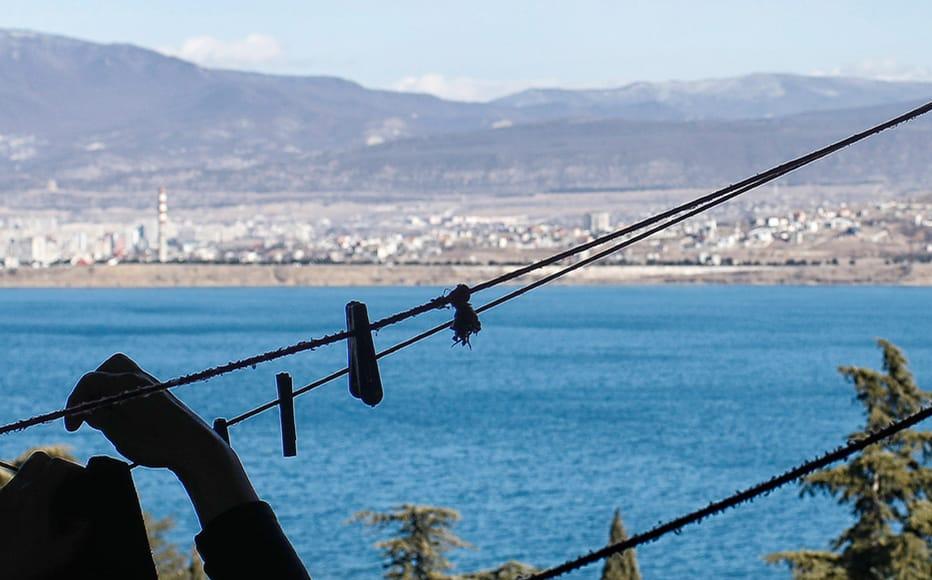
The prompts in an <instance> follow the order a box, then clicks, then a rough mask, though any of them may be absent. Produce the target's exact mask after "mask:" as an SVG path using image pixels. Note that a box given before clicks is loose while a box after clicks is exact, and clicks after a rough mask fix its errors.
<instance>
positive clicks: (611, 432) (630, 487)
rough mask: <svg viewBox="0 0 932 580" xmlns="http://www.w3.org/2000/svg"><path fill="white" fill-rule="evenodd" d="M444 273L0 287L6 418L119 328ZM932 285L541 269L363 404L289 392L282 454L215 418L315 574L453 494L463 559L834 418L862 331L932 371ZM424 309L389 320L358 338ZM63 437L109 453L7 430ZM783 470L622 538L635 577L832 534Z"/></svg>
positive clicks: (262, 370) (341, 564)
mask: <svg viewBox="0 0 932 580" xmlns="http://www.w3.org/2000/svg"><path fill="white" fill-rule="evenodd" d="M439 291H440V289H431V288H328V289H170V290H2V291H0V336H2V340H3V345H4V348H3V352H2V354H0V397H2V399H0V400H2V405H0V421H2V422H4V423H6V422H8V421H11V420H14V419H17V418H20V417H21V416H27V415H32V414H35V413H37V412H40V411H46V410H51V409H53V408H58V407H61V406H62V405H63V403H64V401H65V398H66V397H67V395H68V393H69V391H70V388H71V386H72V385H73V383H74V381H75V380H76V379H77V378H78V377H80V375H81V374H82V373H83V372H85V371H86V370H89V369H91V368H92V367H94V366H96V365H97V364H99V363H100V362H101V361H102V360H103V359H105V358H106V357H107V356H108V355H109V354H111V353H112V352H115V351H123V352H126V353H128V354H130V355H131V356H133V357H134V358H136V359H137V360H138V361H139V362H140V363H141V364H142V365H143V366H144V367H145V368H147V370H149V371H150V372H152V373H153V374H155V375H157V376H159V377H162V378H168V377H172V376H176V375H179V374H183V373H187V372H190V371H193V370H197V369H200V368H202V367H206V366H212V365H215V364H218V363H222V362H226V361H228V360H231V359H233V358H239V357H241V356H245V355H249V354H254V353H256V352H259V351H263V350H267V349H270V348H273V347H277V346H280V345H283V344H288V343H292V342H295V341H298V340H301V339H305V338H308V337H315V336H320V335H322V334H324V333H326V332H330V331H332V330H334V329H338V328H340V327H342V325H343V322H344V321H343V305H344V304H345V302H347V301H348V300H350V299H358V300H363V301H365V302H367V303H368V305H369V310H370V314H371V316H372V317H373V318H378V317H381V316H383V315H386V314H389V313H392V312H394V311H396V310H398V309H402V308H406V307H408V306H411V305H414V304H417V303H420V302H423V301H424V300H426V299H428V298H431V297H433V296H436V295H437V294H438V292H439ZM478 298H479V299H478V300H477V303H481V302H484V301H485V300H484V298H486V297H485V296H480V297H478ZM930 306H932V289H921V288H882V287H881V288H863V287H857V288H852V287H829V288H801V287H622V288H616V287H598V288H581V287H580V288H570V287H561V288H545V289H541V290H539V291H535V292H533V293H531V294H529V295H527V296H526V297H524V298H522V299H521V300H516V301H514V302H511V303H508V304H507V305H504V306H502V307H500V308H497V309H495V310H493V311H491V312H488V313H487V314H486V315H484V316H483V325H484V329H483V331H482V333H481V334H480V335H479V336H478V337H477V338H476V339H475V340H474V348H473V350H471V351H470V350H467V349H462V348H450V341H449V337H448V336H443V337H441V336H438V337H434V338H433V339H430V340H427V341H424V342H423V343H420V344H418V345H416V346H414V347H411V348H409V349H407V350H405V351H403V352H400V353H398V354H396V355H394V356H392V357H389V358H387V359H384V360H383V361H382V365H381V366H382V373H383V381H384V384H385V390H386V395H385V400H384V402H383V403H382V405H380V406H379V407H377V408H375V409H369V408H367V407H365V406H364V405H362V404H361V403H359V402H358V401H357V400H355V399H351V398H350V397H349V395H348V394H347V389H346V384H345V381H342V380H341V381H337V382H335V383H334V384H331V385H328V386H325V387H323V388H321V389H319V390H317V391H315V392H313V393H311V394H309V395H307V396H305V397H303V398H301V399H299V400H298V402H297V413H298V445H299V454H298V457H296V458H289V459H284V458H282V457H281V451H280V434H279V431H278V416H277V413H275V412H271V413H266V414H264V415H261V416H259V417H257V418H255V419H253V420H251V421H248V422H245V423H243V424H241V425H238V426H237V427H235V428H234V429H232V431H231V437H232V439H233V445H234V447H235V448H236V449H237V451H238V452H239V453H240V455H241V456H242V458H243V461H244V463H245V465H246V468H247V470H248V471H249V474H250V476H251V478H252V479H253V481H254V483H255V485H256V487H257V489H258V490H259V492H260V494H261V495H262V496H263V497H264V498H265V499H267V500H268V501H269V502H270V503H271V504H272V506H273V507H274V508H275V510H276V512H277V513H278V515H279V517H280V519H281V521H282V523H283V526H284V527H285V530H286V532H287V533H288V535H289V537H290V538H291V539H292V541H293V542H294V544H295V545H296V547H297V549H298V551H299V552H300V554H301V556H302V558H303V559H304V560H305V562H306V563H307V565H308V568H309V569H310V570H311V572H312V573H313V575H314V577H315V578H318V579H330V578H335V579H338V578H377V577H379V576H380V574H381V568H380V560H379V554H378V552H377V551H376V550H375V549H374V548H373V547H372V543H373V542H375V541H376V540H378V539H379V536H378V535H374V534H373V533H372V532H370V531H367V530H364V529H362V528H360V527H358V526H353V525H346V523H345V522H346V520H347V518H349V517H350V516H351V515H352V514H353V512H355V511H357V510H361V509H369V508H372V509H385V508H389V507H391V506H394V505H397V504H401V503H424V504H434V505H442V506H449V507H453V508H456V509H458V510H459V511H460V512H461V514H462V517H463V519H462V521H461V522H460V523H459V525H458V526H457V528H456V531H457V533H458V534H459V535H461V536H462V537H463V538H465V539H466V540H468V541H469V542H471V543H472V544H474V545H475V549H474V550H462V551H460V552H458V553H455V554H453V556H452V559H453V560H454V562H455V563H456V565H457V570H459V571H468V570H476V569H480V568H488V567H492V566H495V565H497V564H500V563H502V562H504V561H506V560H510V559H517V560H521V561H525V562H529V563H533V564H536V565H538V566H548V565H553V564H556V563H558V562H560V561H562V560H563V559H566V558H568V557H572V556H575V555H578V554H579V553H581V552H583V551H586V550H588V549H590V548H596V547H600V546H601V545H603V544H604V543H605V541H606V540H607V534H608V527H609V523H610V520H611V516H612V511H613V510H614V509H615V508H616V507H617V508H620V509H621V510H622V514H623V517H624V520H625V523H626V525H627V528H628V530H629V532H637V531H641V530H644V529H646V528H648V527H650V526H652V525H653V524H655V523H657V522H658V521H660V520H665V519H669V518H671V517H674V516H677V515H680V514H681V513H684V512H687V511H690V510H693V509H695V508H698V507H701V506H703V505H704V504H705V503H706V502H707V501H709V500H711V499H717V498H720V497H722V496H725V495H727V494H730V493H732V492H733V491H734V490H736V489H737V488H739V487H744V486H747V485H750V484H753V483H756V482H758V481H760V480H762V479H765V478H766V477H768V476H769V475H771V474H772V473H775V472H777V471H782V470H784V469H786V468H788V467H790V466H792V465H794V464H797V463H799V462H800V461H801V460H803V459H806V458H808V457H810V456H813V455H815V454H818V453H820V452H821V451H823V450H825V449H828V448H830V447H834V446H836V445H838V444H840V443H841V442H843V440H844V438H845V436H846V435H847V434H848V433H849V432H851V431H853V430H855V429H856V428H857V427H858V426H859V425H860V423H861V421H862V418H861V414H860V408H859V407H858V405H857V404H856V402H855V401H854V399H853V390H852V388H851V386H850V385H848V384H846V383H845V382H844V381H843V380H842V379H841V378H840V376H839V375H838V374H837V372H836V370H835V369H836V367H837V366H838V365H848V364H854V365H864V366H877V365H878V364H879V362H880V361H879V352H878V351H877V349H876V347H875V344H874V340H875V338H876V337H885V338H889V339H891V340H893V341H894V342H895V343H897V344H899V345H900V346H902V347H903V348H904V349H905V350H906V353H907V355H908V356H909V358H910V360H911V363H912V368H913V370H914V372H915V374H916V375H917V378H918V380H919V382H920V384H921V385H924V386H925V387H926V388H927V389H929V388H932V385H930V383H932V333H930V332H929V329H930V328H932V308H930ZM447 314H448V313H447ZM443 316H444V315H443V313H433V314H431V315H428V316H423V317H421V318H418V319H415V320H413V321H410V322H407V323H405V324H402V325H397V326H394V327H390V328H388V329H385V330H383V331H382V332H381V333H380V334H379V335H378V336H377V337H376V342H377V345H378V346H381V347H383V348H384V347H386V346H389V345H391V344H394V343H395V342H396V341H398V340H400V339H403V338H406V337H407V336H409V335H411V334H413V333H415V332H416V331H418V330H420V329H423V328H426V327H427V326H428V325H430V324H433V323H437V322H440V321H442V320H443ZM345 357H346V354H345V350H344V348H343V346H342V345H335V346H332V347H328V348H324V349H321V350H319V351H316V352H311V353H305V354H301V355H298V356H295V357H291V358H289V359H285V360H280V361H276V362H272V363H269V364H266V365H263V366H260V367H259V368H257V369H256V370H245V371H240V372H238V373H234V374H232V375H228V376H226V377H221V378H218V379H215V380H212V381H210V382H207V383H202V384H199V385H194V386H188V387H182V388H180V389H177V390H176V391H175V392H176V394H177V395H178V396H179V397H181V398H182V399H184V400H185V401H186V402H187V403H188V404H190V405H191V406H192V407H193V408H194V409H195V410H197V411H198V412H199V413H201V414H202V415H203V416H204V417H205V418H207V420H208V421H210V420H212V419H213V418H214V417H216V416H226V417H229V416H233V415H236V414H238V413H239V412H242V411H244V410H246V409H247V408H249V407H250V406H253V405H255V404H258V403H261V402H264V401H266V400H268V399H270V398H274V395H275V381H274V375H275V373H276V372H279V371H289V372H291V373H292V374H293V375H294V377H295V380H296V382H297V383H298V384H305V383H307V382H310V381H311V380H313V379H315V378H317V377H318V376H320V375H322V374H325V373H328V372H330V371H332V370H335V369H338V368H342V366H343V365H344V364H345ZM59 442H63V443H68V444H70V445H72V446H74V448H75V451H76V453H77V455H78V456H79V457H81V458H82V459H84V458H86V457H88V456H90V455H94V454H98V453H114V451H113V450H112V448H110V446H109V445H108V444H107V443H106V442H105V441H104V440H103V438H102V437H101V436H100V435H99V434H97V433H96V432H94V431H91V430H89V429H87V428H86V427H85V428H83V429H82V430H81V431H80V432H79V433H76V434H69V433H66V432H65V431H64V428H63V427H62V426H61V425H60V424H54V425H46V426H42V427H40V428H36V429H33V430H29V431H26V432H23V433H16V434H12V435H8V436H5V437H0V456H2V457H7V458H9V457H11V456H15V455H17V454H18V453H19V452H21V451H22V450H23V449H24V448H26V447H28V446H31V445H36V444H40V443H59ZM135 479H136V483H137V487H138V489H139V493H140V496H141V500H142V503H143V507H144V508H145V509H147V510H149V511H150V512H152V513H153V514H155V515H157V516H168V515H170V516H172V517H174V518H175V520H176V521H177V524H178V527H177V528H176V530H175V532H174V534H173V536H172V538H173V539H174V540H176V541H179V542H182V543H184V545H185V547H187V546H189V545H190V542H191V537H192V536H193V534H194V533H196V532H197V530H198V528H197V524H196V520H195V518H194V516H193V513H192V511H191V509H190V507H189V504H188V502H187V500H186V498H185V495H184V493H183V490H182V489H181V486H180V485H179V484H178V483H177V481H176V480H175V479H174V477H173V476H172V475H171V474H169V473H167V472H163V471H153V470H144V469H138V470H136V472H135ZM798 493H799V489H798V487H796V486H791V487H788V488H785V489H783V490H781V491H779V492H777V493H774V494H772V495H771V496H769V497H766V498H762V499H760V500H758V501H756V502H755V503H753V504H751V505H749V506H746V507H743V508H741V509H739V510H733V511H731V512H729V513H727V514H725V515H722V516H719V517H716V518H714V519H711V520H708V521H706V522H705V523H703V524H702V525H700V526H694V527H691V528H688V529H686V530H685V531H684V533H682V534H681V535H679V536H673V535H671V536H669V537H667V538H664V539H662V540H661V541H659V542H656V543H654V544H650V545H648V546H645V547H643V548H641V549H640V550H639V552H638V558H639V561H640V564H641V568H642V571H643V573H644V576H645V577H646V578H648V579H650V578H787V577H788V574H787V572H786V571H785V570H784V569H782V568H774V567H769V566H767V565H765V564H764V563H763V562H762V560H761V557H762V556H763V555H764V554H766V553H768V552H771V551H775V550H783V549H794V548H801V547H808V548H825V547H826V546H827V542H828V540H829V539H830V538H831V537H833V536H834V535H835V534H837V532H838V531H839V530H840V529H841V528H842V527H843V526H844V525H846V523H848V521H849V516H848V513H847V511H846V509H845V508H842V507H839V506H837V505H835V504H834V503H832V502H831V501H830V500H829V499H827V498H804V499H800V498H799V497H798ZM599 570H600V566H592V567H590V568H589V569H586V570H585V571H583V572H579V573H577V574H576V575H575V576H574V577H577V578H597V577H598V573H599Z"/></svg>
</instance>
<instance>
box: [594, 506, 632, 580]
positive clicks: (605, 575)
mask: <svg viewBox="0 0 932 580" xmlns="http://www.w3.org/2000/svg"><path fill="white" fill-rule="evenodd" d="M627 539H628V533H627V532H626V531H625V525H624V524H623V523H622V521H621V514H620V513H619V511H618V510H615V517H613V518H612V528H611V531H610V532H609V536H608V543H609V544H617V543H618V542H624V541H625V540H627ZM602 580H641V572H640V570H638V558H637V554H635V552H634V549H633V548H632V549H630V550H625V551H624V552H622V553H620V554H614V555H612V556H609V557H608V559H606V560H605V567H604V568H602Z"/></svg>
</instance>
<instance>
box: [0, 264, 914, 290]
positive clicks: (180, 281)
mask: <svg viewBox="0 0 932 580" xmlns="http://www.w3.org/2000/svg"><path fill="white" fill-rule="evenodd" d="M514 268H516V266H497V265H496V266H488V265H481V266H480V265H475V266H472V265H447V264H443V265H431V264H424V265H378V264H359V265H357V264H314V265H292V264H283V265H265V264H261V265H260V264H242V265H239V264H237V265H231V264H118V265H113V266H111V265H92V266H67V267H65V266H60V267H50V268H18V269H15V270H11V269H4V270H0V288H219V287H257V288H258V287H289V286H290V287H340V286H453V285H456V284H461V283H465V284H474V283H477V282H479V281H482V280H486V279H489V278H493V277H495V276H497V275H500V274H502V273H504V272H509V271H511V270H513V269H514ZM556 270H557V267H555V266H550V267H547V268H543V269H541V270H539V271H537V272H535V273H533V274H528V275H526V276H524V277H522V278H520V279H519V280H518V282H517V283H519V284H524V283H527V282H530V281H533V280H536V279H539V278H540V277H542V276H545V275H547V274H550V273H552V272H554V271H556ZM555 283H556V284H559V285H573V286H587V285H588V286H596V285H661V284H710V285H735V284H737V285H766V286H782V285H800V286H817V285H886V286H932V263H909V264H907V263H902V264H891V263H886V262H885V261H884V260H882V259H879V258H874V259H862V260H858V261H857V263H855V264H839V265H825V264H823V265H818V266H813V265H780V266H752V265H741V266H698V265H683V266H667V265H664V266H640V265H625V266H618V265H605V266H601V265H600V266H592V267H588V268H583V269H581V270H578V271H576V272H573V273H571V274H569V275H568V276H566V277H565V278H562V279H560V280H558V281H557V282H555Z"/></svg>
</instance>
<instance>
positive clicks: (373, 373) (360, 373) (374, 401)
mask: <svg viewBox="0 0 932 580" xmlns="http://www.w3.org/2000/svg"><path fill="white" fill-rule="evenodd" d="M346 330H347V331H348V332H349V333H350V337H349V338H348V339H347V341H346V348H347V353H348V359H349V360H348V363H347V367H348V368H349V391H350V394H351V395H353V396H354V397H356V398H357V399H362V401H363V402H364V403H365V404H367V405H370V406H372V407H375V406H376V405H378V404H379V402H381V401H382V378H381V377H380V376H379V362H378V360H377V359H376V358H375V345H374V344H373V342H372V327H371V326H370V325H369V312H368V311H367V310H366V305H365V304H363V303H362V302H356V301H353V302H350V303H348V304H347V305H346Z"/></svg>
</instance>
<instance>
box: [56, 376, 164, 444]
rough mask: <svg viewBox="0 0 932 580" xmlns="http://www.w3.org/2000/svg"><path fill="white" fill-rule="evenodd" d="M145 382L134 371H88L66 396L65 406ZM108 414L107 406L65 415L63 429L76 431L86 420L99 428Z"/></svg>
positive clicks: (86, 401) (111, 393)
mask: <svg viewBox="0 0 932 580" xmlns="http://www.w3.org/2000/svg"><path fill="white" fill-rule="evenodd" d="M144 383H146V380H145V378H143V377H141V376H139V375H138V374H136V373H107V372H97V371H95V372H90V373H87V374H86V375H84V376H83V377H81V380H80V381H78V384H77V385H75V387H74V389H73V390H72V391H71V395H69V396H68V402H67V403H66V405H65V407H66V408H71V407H76V406H79V405H81V404H84V403H89V402H93V401H97V400H100V399H103V398H105V397H111V396H113V395H118V394H120V393H123V392H126V391H129V390H133V389H135V388H137V387H139V386H140V385H142V384H144ZM108 414H109V410H108V409H107V408H100V409H95V410H92V411H86V412H83V413H78V414H75V415H66V416H65V429H67V430H68V431H77V430H78V428H79V427H80V426H81V423H83V422H85V421H86V422H87V423H88V424H89V425H90V426H91V427H95V428H100V422H101V421H102V420H104V419H105V418H106V417H107V415H108Z"/></svg>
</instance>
